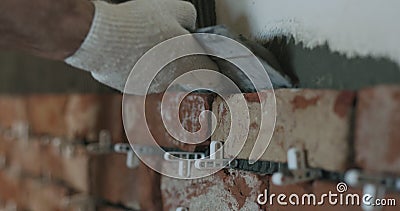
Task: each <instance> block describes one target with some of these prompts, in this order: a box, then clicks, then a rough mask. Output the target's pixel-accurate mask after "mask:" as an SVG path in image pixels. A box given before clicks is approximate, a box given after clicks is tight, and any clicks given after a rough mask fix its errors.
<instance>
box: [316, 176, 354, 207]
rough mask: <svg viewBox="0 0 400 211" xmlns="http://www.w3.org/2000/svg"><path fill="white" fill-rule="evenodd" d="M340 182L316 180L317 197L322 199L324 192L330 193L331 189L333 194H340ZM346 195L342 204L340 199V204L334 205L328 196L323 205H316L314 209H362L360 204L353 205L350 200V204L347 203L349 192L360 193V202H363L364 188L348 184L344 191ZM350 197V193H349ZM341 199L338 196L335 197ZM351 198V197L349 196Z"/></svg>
mask: <svg viewBox="0 0 400 211" xmlns="http://www.w3.org/2000/svg"><path fill="white" fill-rule="evenodd" d="M337 185H338V183H333V182H325V181H315V182H314V183H313V192H314V194H315V195H316V196H317V199H319V200H320V199H321V196H322V194H329V191H331V192H332V193H333V194H340V193H339V192H338V191H337ZM342 194H343V196H344V198H343V199H344V203H343V204H342V205H341V204H340V203H339V201H338V204H336V205H332V204H330V203H329V201H328V198H325V200H324V204H323V206H318V207H315V208H314V210H316V211H319V210H321V211H325V210H326V211H336V210H343V211H362V207H361V206H358V205H351V204H350V203H351V201H349V202H348V203H349V205H346V195H347V194H358V196H359V197H360V204H361V202H362V190H360V189H355V188H351V187H348V186H347V191H346V192H343V193H342ZM348 196H349V197H350V195H348ZM335 198H336V199H339V198H338V197H335ZM349 200H350V198H349Z"/></svg>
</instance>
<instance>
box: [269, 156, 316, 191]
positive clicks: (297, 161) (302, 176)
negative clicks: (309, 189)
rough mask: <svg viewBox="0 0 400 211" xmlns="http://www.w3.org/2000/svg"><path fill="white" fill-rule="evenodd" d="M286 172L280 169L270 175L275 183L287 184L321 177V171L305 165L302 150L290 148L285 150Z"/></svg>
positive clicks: (305, 160)
mask: <svg viewBox="0 0 400 211" xmlns="http://www.w3.org/2000/svg"><path fill="white" fill-rule="evenodd" d="M287 160H288V172H285V171H282V172H277V173H275V174H273V175H272V182H273V183H274V184H275V185H289V184H296V183H301V182H307V181H311V180H315V179H318V178H321V177H322V171H321V170H317V169H310V168H308V167H307V159H306V153H305V151H304V150H300V149H297V148H290V149H289V150H288V152H287Z"/></svg>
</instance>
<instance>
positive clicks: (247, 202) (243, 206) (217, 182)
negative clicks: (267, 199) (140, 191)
mask: <svg viewBox="0 0 400 211" xmlns="http://www.w3.org/2000/svg"><path fill="white" fill-rule="evenodd" d="M267 187H268V176H259V175H256V174H252V173H249V172H243V171H237V170H230V171H220V172H218V173H216V174H214V175H211V176H208V177H205V178H202V179H196V180H178V179H173V178H169V177H165V176H163V177H162V179H161V192H162V197H163V203H164V210H175V209H176V208H177V207H187V208H189V210H259V209H262V208H263V207H262V206H260V205H258V204H257V197H258V195H259V194H260V193H264V190H265V189H266V188H267Z"/></svg>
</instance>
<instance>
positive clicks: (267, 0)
mask: <svg viewBox="0 0 400 211" xmlns="http://www.w3.org/2000/svg"><path fill="white" fill-rule="evenodd" d="M216 4H217V6H216V7H217V21H218V24H225V25H227V26H228V27H229V28H231V29H232V30H233V31H235V32H236V33H240V34H243V35H245V36H247V37H250V38H253V39H261V40H268V39H270V38H272V37H274V36H281V35H291V36H293V37H294V39H295V41H296V42H302V43H303V45H304V46H305V47H308V48H313V47H315V46H318V45H323V44H325V43H326V44H328V46H329V48H330V49H331V50H332V51H336V52H340V53H342V54H344V55H347V56H348V57H354V56H373V57H376V58H380V57H384V58H389V59H391V60H392V61H394V62H397V64H400V1H399V0H332V1H323V0H303V1H295V0H216Z"/></svg>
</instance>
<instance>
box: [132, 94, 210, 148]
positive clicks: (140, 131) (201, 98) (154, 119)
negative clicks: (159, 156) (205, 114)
mask: <svg viewBox="0 0 400 211" xmlns="http://www.w3.org/2000/svg"><path fill="white" fill-rule="evenodd" d="M183 96H184V93H167V94H166V96H165V100H167V102H166V106H167V107H166V109H165V111H166V113H165V114H164V116H165V117H167V116H168V115H173V114H172V111H173V107H172V105H174V103H175V102H177V101H178V100H179V98H180V97H183ZM125 97H126V99H125V100H126V101H125V102H124V103H125V105H124V110H125V114H126V116H125V117H124V118H126V119H125V127H126V130H127V134H128V138H130V139H131V140H130V141H131V142H133V143H136V144H143V145H151V144H152V143H154V142H153V140H152V139H151V137H154V140H156V142H157V143H158V144H159V145H160V146H163V147H171V148H177V147H179V148H181V149H184V150H187V151H193V150H194V148H195V145H193V144H183V143H182V142H178V141H177V140H175V139H174V138H173V137H172V136H171V135H170V134H169V133H168V132H167V130H166V129H165V127H164V124H163V121H162V118H161V101H162V98H163V94H153V95H149V96H147V98H146V105H145V106H146V108H145V112H146V113H145V114H146V115H145V116H146V119H145V120H144V115H143V114H144V111H143V106H141V105H143V102H144V98H143V97H139V96H125ZM212 99H213V95H211V94H190V95H188V96H186V97H185V98H184V100H183V101H182V104H181V106H180V107H179V115H180V120H181V123H182V126H183V127H184V128H185V129H186V130H187V131H189V132H197V131H198V130H199V129H200V123H199V116H200V113H201V112H202V111H205V110H210V109H211V103H212ZM168 106H170V107H168ZM169 112H171V113H169ZM145 121H147V126H148V128H149V129H147V126H146V125H145V124H143V122H145ZM166 121H167V124H169V123H168V118H166ZM204 126H205V127H206V128H205V129H206V130H204V131H206V133H202V134H200V137H201V138H203V139H206V138H207V137H208V136H209V132H210V129H211V127H210V126H211V125H210V124H205V125H204ZM149 130H150V131H149ZM133 139H135V140H133ZM187 141H190V140H187ZM203 144H207V143H203Z"/></svg>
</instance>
